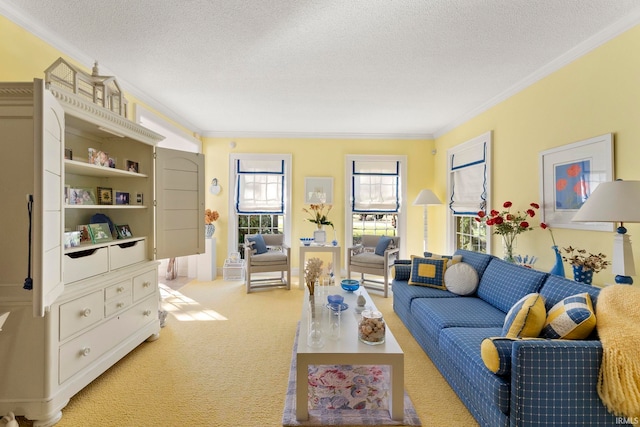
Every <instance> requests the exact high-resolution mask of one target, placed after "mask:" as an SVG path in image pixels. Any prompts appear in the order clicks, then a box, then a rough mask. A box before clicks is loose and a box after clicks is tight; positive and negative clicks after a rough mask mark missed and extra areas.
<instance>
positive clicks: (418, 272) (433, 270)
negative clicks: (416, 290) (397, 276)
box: [409, 255, 447, 289]
mask: <svg viewBox="0 0 640 427" xmlns="http://www.w3.org/2000/svg"><path fill="white" fill-rule="evenodd" d="M446 269H447V260H446V259H432V258H423V257H419V256H415V255H411V276H410V277H409V284H410V285H419V286H430V287H432V288H437V289H446V287H445V286H444V273H445V271H446Z"/></svg>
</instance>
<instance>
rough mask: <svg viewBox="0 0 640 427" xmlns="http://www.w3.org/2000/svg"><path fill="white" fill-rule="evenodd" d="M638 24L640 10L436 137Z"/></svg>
mask: <svg viewBox="0 0 640 427" xmlns="http://www.w3.org/2000/svg"><path fill="white" fill-rule="evenodd" d="M638 24H640V10H639V11H638V12H636V13H633V14H630V15H628V16H626V17H624V18H622V19H620V20H619V21H617V22H615V23H614V24H612V25H610V26H609V27H607V28H605V29H603V30H601V31H600V32H598V33H596V34H595V35H593V36H592V37H590V38H588V39H587V40H585V41H583V42H582V43H580V44H578V45H576V46H575V47H573V48H572V49H570V50H569V51H567V52H566V53H564V54H563V55H561V56H559V57H557V58H556V59H554V60H553V61H551V62H549V63H548V64H547V65H545V66H543V67H541V68H539V69H538V70H537V71H535V72H533V73H531V74H530V75H529V76H527V77H525V78H524V79H522V80H521V81H519V82H518V83H516V84H515V85H513V86H511V87H510V88H509V89H507V90H505V91H504V92H502V93H500V94H498V95H497V96H494V97H493V98H491V99H489V100H488V101H487V102H485V103H483V104H482V105H480V106H478V107H477V108H474V109H473V110H471V111H469V112H468V113H467V114H464V115H462V116H460V117H459V118H458V119H456V120H455V121H453V122H451V123H449V124H448V125H447V126H445V127H443V128H442V129H440V130H438V131H437V132H435V134H434V137H435V138H439V137H441V136H442V135H444V134H446V133H447V132H449V131H452V130H453V129H455V128H456V127H458V126H460V125H462V124H464V123H465V122H467V121H469V120H471V119H473V118H474V117H476V116H478V115H480V114H481V113H483V112H485V111H487V110H489V109H490V108H492V107H495V106H496V105H498V104H499V103H501V102H503V101H506V100H507V99H509V98H511V97H512V96H513V95H515V94H517V93H519V92H521V91H523V90H524V89H526V88H527V87H529V86H531V85H533V84H534V83H536V82H538V81H540V80H542V79H543V78H545V77H547V76H549V75H550V74H552V73H554V72H556V71H558V70H559V69H561V68H562V67H564V66H566V65H568V64H570V63H571V62H573V61H575V60H576V59H578V58H580V57H582V56H584V55H586V54H587V53H589V52H591V51H592V50H594V49H596V48H598V47H600V46H602V45H603V44H605V43H606V42H608V41H610V40H612V39H614V38H615V37H617V36H619V35H620V34H622V33H624V32H625V31H628V30H630V29H631V28H633V27H635V26H636V25H638Z"/></svg>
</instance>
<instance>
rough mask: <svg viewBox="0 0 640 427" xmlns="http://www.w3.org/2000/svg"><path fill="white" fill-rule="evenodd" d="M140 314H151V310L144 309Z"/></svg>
mask: <svg viewBox="0 0 640 427" xmlns="http://www.w3.org/2000/svg"><path fill="white" fill-rule="evenodd" d="M142 314H144V315H145V316H151V310H145V311H144V312H143V313H142Z"/></svg>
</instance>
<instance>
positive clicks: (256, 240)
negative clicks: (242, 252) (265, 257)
mask: <svg viewBox="0 0 640 427" xmlns="http://www.w3.org/2000/svg"><path fill="white" fill-rule="evenodd" d="M247 240H248V241H250V242H251V243H252V244H253V249H254V250H255V253H256V255H260V254H266V253H267V252H268V251H269V250H268V249H267V244H266V243H265V242H264V237H262V234H256V235H255V236H251V237H247Z"/></svg>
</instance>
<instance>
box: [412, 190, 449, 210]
mask: <svg viewBox="0 0 640 427" xmlns="http://www.w3.org/2000/svg"><path fill="white" fill-rule="evenodd" d="M413 204H414V206H426V205H441V204H442V202H441V201H440V199H438V196H436V195H435V194H433V191H431V190H428V189H425V190H422V191H421V192H420V194H418V197H416V200H414V202H413Z"/></svg>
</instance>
